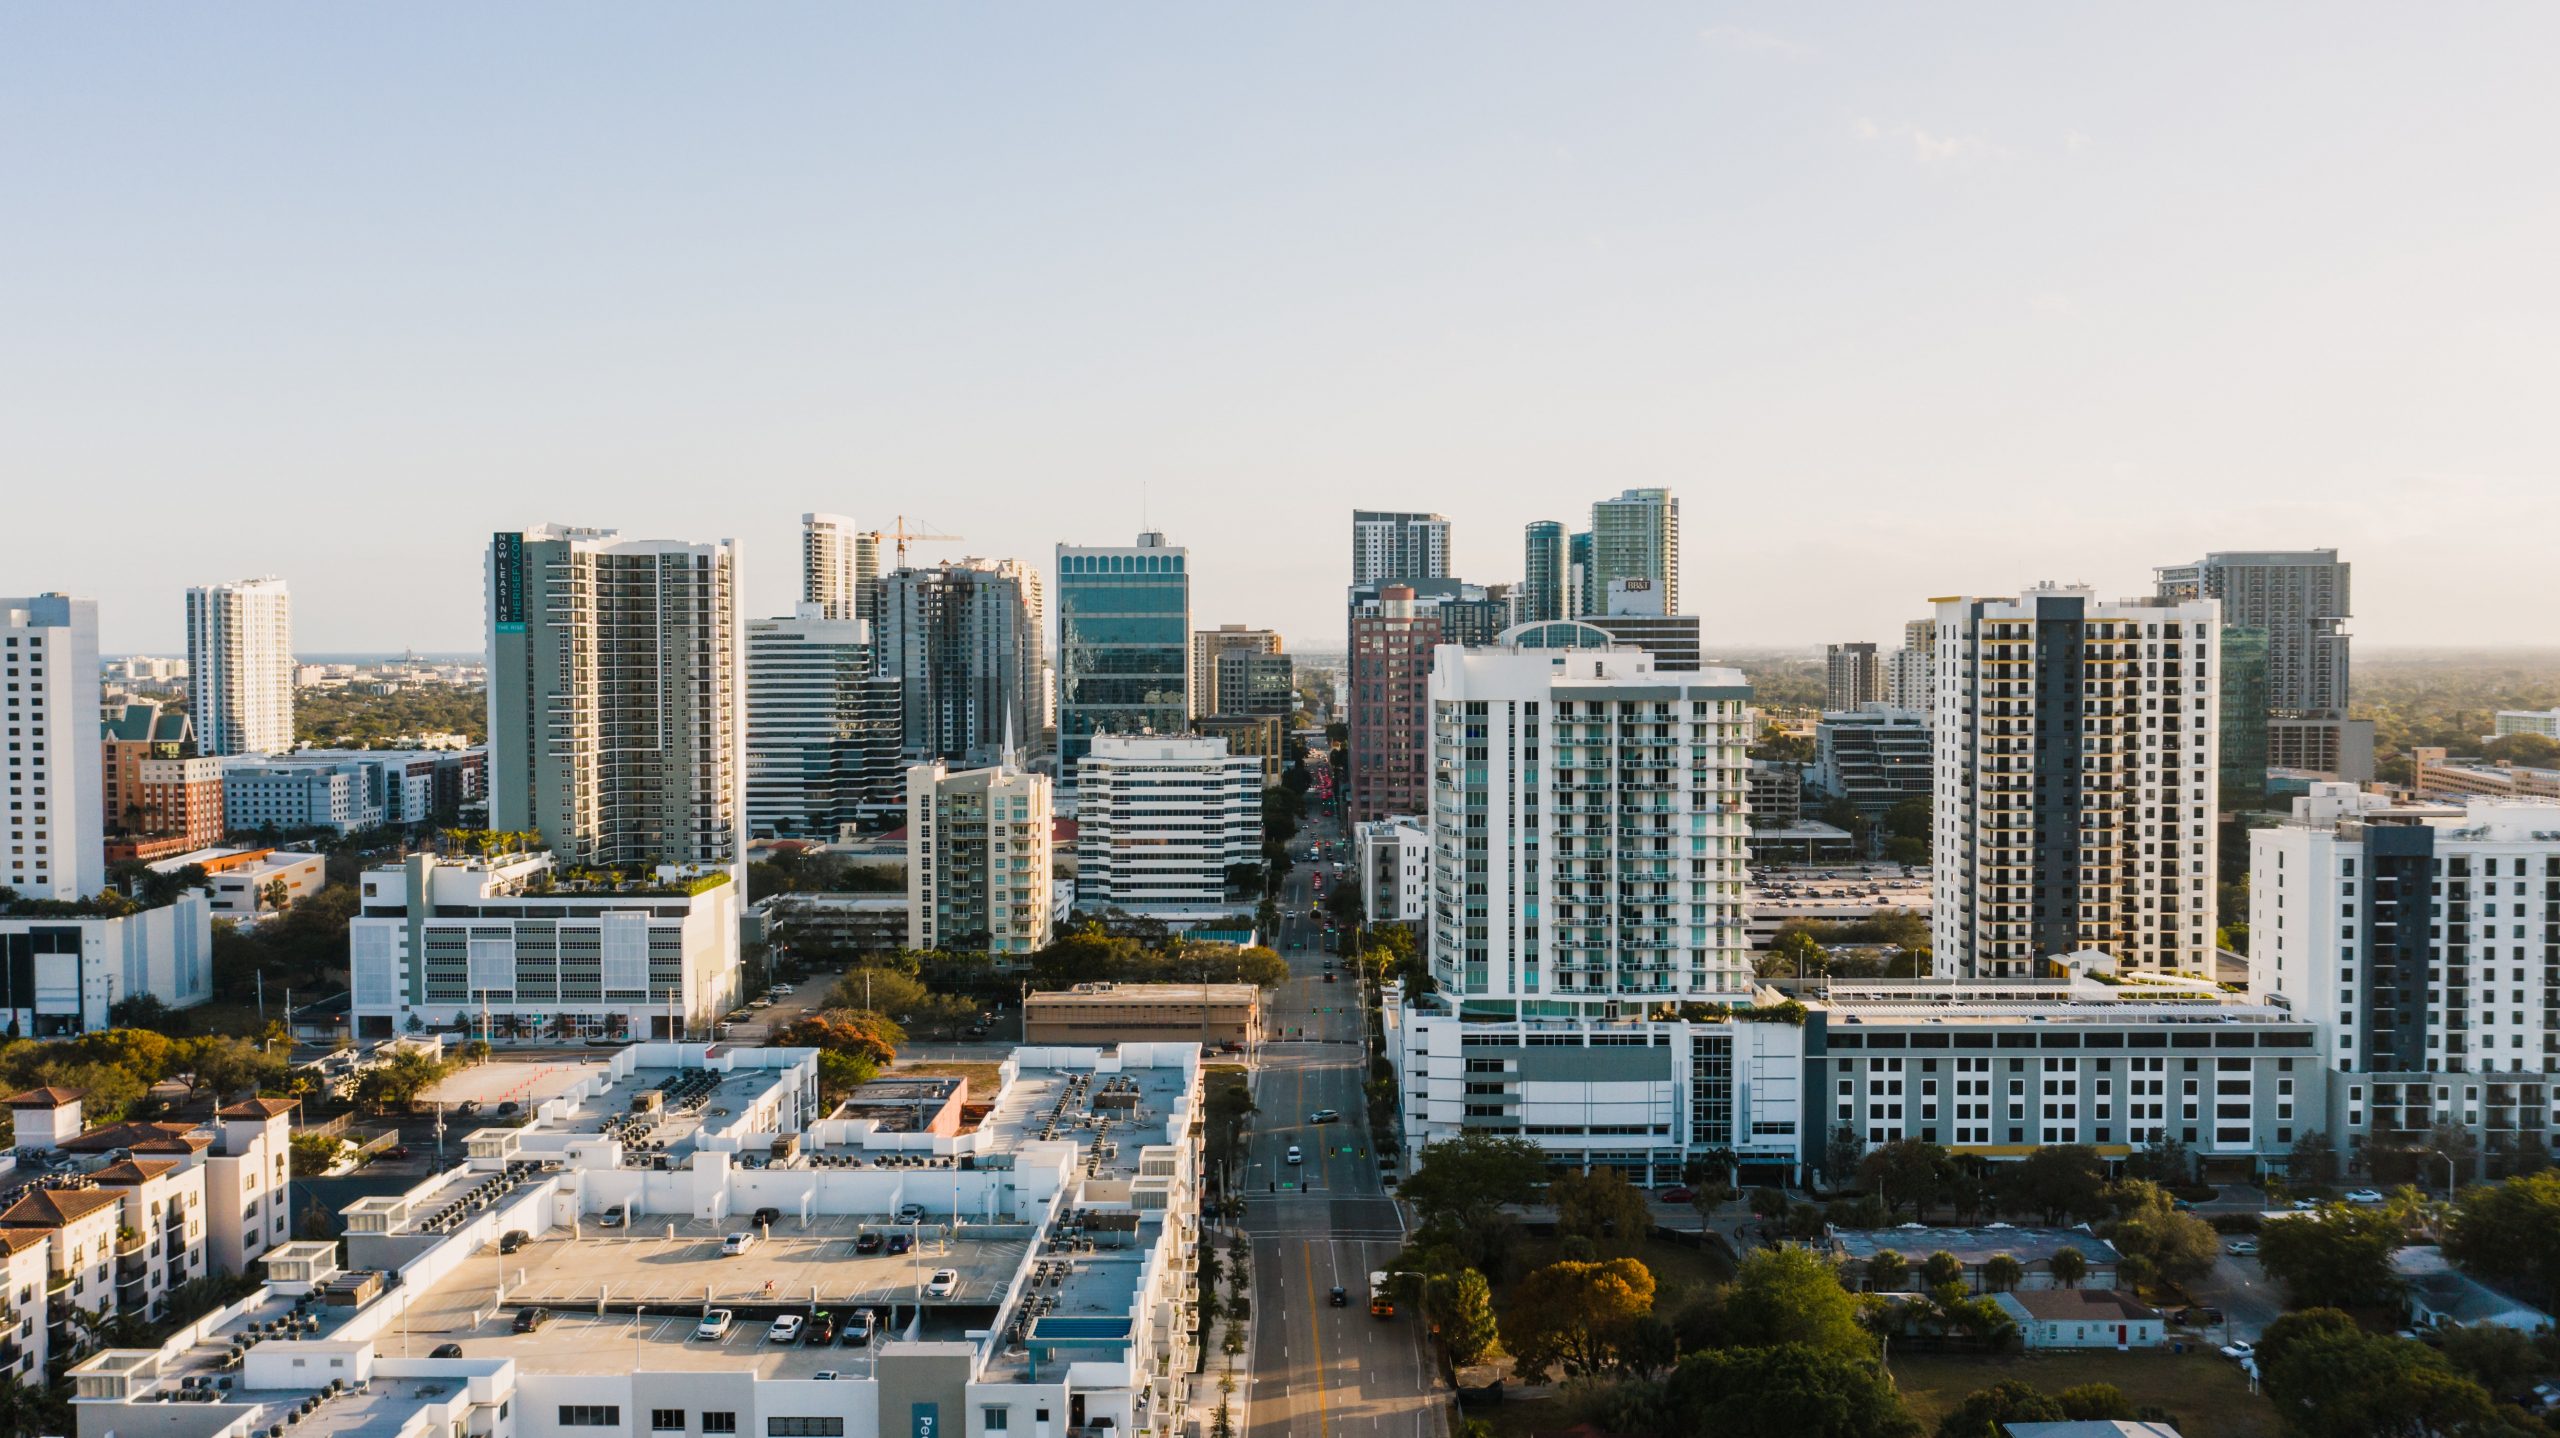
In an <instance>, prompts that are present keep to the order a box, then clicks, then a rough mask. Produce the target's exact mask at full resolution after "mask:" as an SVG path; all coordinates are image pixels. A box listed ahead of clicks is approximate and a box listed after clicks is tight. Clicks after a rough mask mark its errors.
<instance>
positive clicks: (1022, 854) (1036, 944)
mask: <svg viewBox="0 0 2560 1438" xmlns="http://www.w3.org/2000/svg"><path fill="white" fill-rule="evenodd" d="M1050 793H1051V789H1050V783H1049V776H1048V775H1046V774H1034V773H1028V772H1026V771H1024V770H1021V769H1017V768H1014V767H1013V766H1012V765H1010V764H1006V765H993V766H989V767H987V768H982V769H962V770H953V769H949V768H946V767H944V766H943V765H941V764H939V763H934V764H918V765H916V766H915V767H913V768H911V769H909V770H908V771H907V843H908V846H909V849H910V852H911V854H912V857H911V858H910V859H909V861H908V863H907V946H908V947H909V948H915V949H951V950H954V951H958V952H965V953H980V954H1004V955H1011V956H1013V957H1014V958H1016V959H1024V958H1028V957H1029V956H1030V954H1031V952H1032V951H1033V950H1035V949H1038V948H1040V947H1042V946H1043V945H1045V944H1047V943H1048V942H1049V929H1050V925H1051V922H1052V920H1053V917H1054V915H1053V914H1052V912H1051V910H1052V906H1053V898H1054V893H1053V891H1052V889H1051V888H1050V881H1049V859H1050V853H1051V849H1050V845H1051V843H1052V840H1051V837H1050Z"/></svg>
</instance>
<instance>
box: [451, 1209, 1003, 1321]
mask: <svg viewBox="0 0 2560 1438" xmlns="http://www.w3.org/2000/svg"><path fill="white" fill-rule="evenodd" d="M750 1229H751V1225H750V1223H749V1222H748V1221H747V1219H745V1218H743V1217H741V1218H739V1219H737V1220H735V1221H734V1222H732V1223H730V1224H727V1225H723V1226H718V1227H715V1226H713V1225H711V1224H707V1223H703V1222H701V1221H699V1220H694V1219H679V1218H670V1217H667V1216H664V1215H658V1214H644V1215H642V1216H641V1219H640V1224H639V1226H638V1227H637V1228H627V1229H597V1228H594V1227H588V1228H587V1229H586V1230H585V1234H584V1236H583V1237H577V1238H572V1237H569V1236H567V1235H566V1234H555V1235H552V1236H548V1237H545V1238H540V1239H535V1240H533V1241H532V1242H530V1243H527V1244H526V1245H525V1246H524V1247H522V1248H520V1249H518V1250H517V1251H516V1252H514V1253H509V1254H501V1253H499V1252H498V1251H497V1249H496V1248H495V1247H494V1246H493V1247H491V1248H489V1249H487V1250H486V1251H485V1252H484V1253H482V1254H480V1255H476V1256H474V1257H473V1258H471V1259H470V1260H468V1261H467V1262H465V1263H464V1264H463V1265H462V1266H461V1267H460V1268H459V1269H458V1270H456V1272H455V1273H454V1274H453V1276H452V1277H450V1278H448V1279H447V1280H446V1281H444V1282H443V1283H441V1284H439V1285H437V1286H436V1288H435V1289H434V1290H433V1291H432V1292H430V1293H429V1294H428V1295H427V1297H426V1298H425V1299H424V1300H423V1301H422V1302H421V1303H420V1305H419V1306H418V1307H417V1308H416V1309H414V1310H412V1312H411V1314H410V1316H409V1325H410V1327H411V1328H412V1329H414V1330H416V1331H418V1332H422V1333H423V1332H439V1333H456V1334H459V1333H466V1332H471V1331H473V1330H475V1329H476V1328H477V1327H478V1326H480V1324H481V1323H482V1322H483V1321H484V1320H486V1319H488V1318H489V1316H490V1315H492V1314H495V1313H498V1312H499V1311H500V1310H501V1309H502V1308H503V1309H508V1310H512V1309H516V1308H522V1307H528V1306H534V1305H539V1306H543V1307H548V1308H552V1309H559V1310H571V1309H579V1310H584V1311H586V1312H589V1313H592V1312H594V1311H595V1310H596V1308H597V1306H598V1305H599V1304H603V1305H607V1306H609V1307H611V1308H616V1309H619V1308H624V1307H628V1306H635V1305H636V1306H658V1307H666V1308H678V1307H681V1308H686V1309H688V1310H689V1311H691V1312H694V1313H696V1314H699V1313H700V1312H701V1311H702V1310H703V1309H704V1308H705V1307H721V1306H727V1307H732V1308H739V1307H745V1308H752V1309H754V1310H756V1311H758V1312H767V1311H770V1312H781V1311H784V1309H786V1308H788V1309H790V1310H791V1311H799V1312H805V1311H807V1309H808V1308H809V1307H810V1306H811V1305H812V1304H815V1305H817V1306H822V1307H823V1306H828V1305H845V1304H874V1305H880V1306H883V1307H885V1306H887V1305H889V1304H891V1303H899V1304H908V1305H913V1304H917V1303H922V1304H923V1305H924V1306H925V1307H927V1308H929V1309H939V1308H951V1309H966V1308H973V1307H974V1308H977V1309H980V1310H985V1309H989V1308H991V1307H992V1306H993V1305H994V1304H995V1303H996V1302H997V1300H998V1299H999V1298H1000V1297H1001V1296H1002V1294H1003V1293H1004V1290H1005V1288H1006V1286H1007V1285H1008V1284H1010V1283H1011V1282H1012V1281H1013V1275H1014V1271H1015V1270H1016V1269H1018V1268H1019V1267H1020V1266H1021V1264H1022V1260H1023V1256H1024V1255H1025V1254H1026V1253H1028V1252H1029V1251H1030V1246H1031V1234H1030V1230H1029V1229H1028V1227H1026V1226H1022V1225H1014V1224H993V1225H984V1224H963V1225H961V1226H960V1227H959V1228H957V1229H956V1230H955V1229H950V1228H947V1227H945V1226H943V1225H940V1224H933V1223H919V1224H898V1223H894V1222H892V1221H890V1220H889V1218H888V1217H887V1216H886V1215H882V1216H880V1217H877V1218H867V1219H865V1218H848V1217H837V1216H824V1217H818V1218H812V1219H809V1220H807V1221H805V1222H804V1221H802V1220H801V1219H798V1218H785V1219H783V1220H782V1221H781V1222H780V1223H778V1224H777V1225H775V1226H774V1228H773V1229H772V1230H771V1231H770V1236H768V1237H765V1238H761V1239H758V1240H757V1241H756V1242H755V1244H754V1245H753V1246H752V1247H750V1248H749V1249H748V1250H747V1251H746V1252H745V1253H742V1254H736V1255H727V1254H723V1253H722V1252H721V1251H720V1248H721V1243H722V1241H723V1239H724V1238H726V1236H727V1235H728V1234H731V1233H737V1232H743V1231H749V1230H750ZM866 1233H869V1234H879V1235H881V1236H882V1239H883V1241H882V1244H881V1246H880V1251H878V1252H873V1253H862V1252H859V1251H858V1249H857V1245H858V1244H859V1243H860V1241H861V1239H862V1236H863V1235H864V1234H866ZM892 1235H904V1236H907V1237H908V1238H909V1240H910V1242H911V1243H912V1244H913V1247H912V1249H911V1250H910V1251H909V1252H908V1253H906V1254H903V1255H898V1256H894V1257H893V1256H891V1255H890V1254H889V1253H888V1252H887V1248H888V1242H887V1240H888V1238H889V1236H892ZM943 1268H949V1269H954V1270H956V1271H957V1272H958V1273H959V1281H958V1283H957V1284H956V1285H954V1287H953V1290H952V1292H951V1294H950V1296H948V1297H944V1298H927V1297H925V1296H924V1290H925V1285H926V1283H927V1281H928V1280H930V1279H931V1278H932V1276H933V1274H934V1271H935V1270H937V1269H943ZM502 1284H503V1291H504V1299H503V1302H502V1301H501V1299H500V1296H499V1295H500V1291H501V1285H502ZM502 1316H503V1315H502ZM981 1318H982V1320H983V1318H984V1314H983V1313H982V1314H981ZM502 1326H503V1325H502ZM981 1326H983V1322H982V1325H981Z"/></svg>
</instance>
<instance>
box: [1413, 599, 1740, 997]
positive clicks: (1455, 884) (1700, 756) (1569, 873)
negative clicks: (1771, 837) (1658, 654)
mask: <svg viewBox="0 0 2560 1438" xmlns="http://www.w3.org/2000/svg"><path fill="white" fill-rule="evenodd" d="M1749 698H1750V687H1749V686H1748V685H1747V684H1745V683H1744V682H1743V680H1742V676H1741V675H1740V674H1739V673H1737V672H1736V671H1733V670H1730V669H1710V670H1705V671H1701V672H1699V673H1696V674H1670V673H1664V672H1661V671H1658V670H1656V669H1655V668H1654V666H1653V661H1652V659H1651V658H1650V657H1649V656H1647V655H1644V654H1642V653H1640V652H1637V651H1633V650H1626V649H1601V650H1578V649H1577V650H1556V649H1517V648H1512V649H1500V650H1462V649H1458V648H1455V647H1443V648H1442V649H1441V650H1440V651H1439V653H1438V655H1437V656H1436V658H1435V662H1434V665H1433V668H1432V672H1431V678H1430V705H1431V707H1430V723H1431V727H1430V741H1429V743H1430V748H1429V763H1430V770H1429V772H1430V776H1431V787H1430V807H1429V810H1428V812H1429V815H1430V827H1431V841H1432V855H1431V884H1432V894H1431V921H1430V927H1431V950H1430V956H1431V967H1432V972H1433V977H1434V979H1435V980H1436V982H1437V983H1438V984H1439V986H1440V988H1441V989H1442V990H1444V991H1446V992H1447V993H1449V994H1450V995H1452V996H1454V997H1455V998H1456V1000H1457V1001H1458V1002H1459V1003H1460V1005H1461V1009H1460V1012H1461V1013H1464V1014H1474V1013H1483V1014H1487V1015H1497V1014H1509V1013H1529V1014H1537V1015H1546V1016H1559V1017H1570V1016H1586V1015H1587V1016H1593V1017H1598V1016H1604V1015H1615V1014H1616V1013H1618V1012H1619V1011H1620V1009H1621V1008H1622V1007H1623V1006H1625V1005H1629V1004H1639V1005H1640V1004H1644V1003H1652V1002H1665V1001H1676V1000H1679V999H1686V998H1693V997H1698V996H1705V995H1730V994H1734V993H1737V992H1742V991H1744V990H1745V989H1746V987H1747V980H1748V977H1749V971H1750V965H1749V954H1748V952H1747V950H1746V948H1745V945H1744V939H1743V916H1742V886H1743V880H1744V877H1745V863H1746V855H1745V846H1744V827H1745V826H1744V817H1743V816H1744V813H1745V797H1744V795H1745V788H1746V779H1745V776H1746V775H1747V774H1748V773H1749V769H1750V761H1749V760H1748V759H1746V758H1745V757H1744V753H1743V750H1744V746H1745V744H1746V742H1747V740H1748V737H1749V736H1748V731H1749V725H1750V721H1749V718H1748V716H1747V715H1746V713H1745V705H1746V703H1747V701H1748V700H1749Z"/></svg>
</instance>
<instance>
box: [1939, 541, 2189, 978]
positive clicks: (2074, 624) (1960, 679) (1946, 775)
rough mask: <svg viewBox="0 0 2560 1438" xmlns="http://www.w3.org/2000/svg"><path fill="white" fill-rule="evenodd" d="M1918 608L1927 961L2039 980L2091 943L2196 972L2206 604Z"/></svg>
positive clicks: (2163, 969) (2082, 600)
mask: <svg viewBox="0 0 2560 1438" xmlns="http://www.w3.org/2000/svg"><path fill="white" fill-rule="evenodd" d="M1936 604H1937V628H1936V642H1937V666H1936V667H1937V683H1936V685H1935V690H1934V694H1935V701H1936V704H1937V720H1936V725H1935V728H1936V732H1937V745H1936V749H1937V754H1936V760H1935V763H1936V777H1935V781H1934V783H1933V785H1932V797H1933V799H1934V808H1935V815H1936V823H1937V830H1938V832H1937V843H1936V849H1935V860H1934V864H1933V876H1934V882H1933V885H1932V888H1933V893H1932V901H1933V905H1934V912H1933V913H1932V915H1931V919H1930V929H1931V937H1932V943H1933V945H1934V948H1935V950H1936V957H1937V969H1938V972H1939V973H1940V974H1941V975H1947V976H1961V977H1970V978H2021V977H2039V976H2041V975H2040V965H2039V962H2038V961H2040V960H2045V959H2058V958H2061V957H2062V956H2064V955H2066V954H2070V953H2073V952H2077V951H2079V950H2083V949H2097V950H2101V951H2103V952H2105V953H2107V954H2109V955H2111V956H2113V957H2114V959H2115V960H2116V962H2117V964H2118V965H2119V966H2120V967H2122V968H2123V969H2125V970H2127V971H2140V972H2159V973H2187V974H2211V973H2212V972H2213V962H2214V942H2213V926H2214V913H2213V906H2214V882H2215V878H2216V874H2215V871H2214V854H2215V832H2214V803H2215V792H2214V790H2215V778H2216V766H2217V764H2218V763H2219V762H2220V759H2219V737H2220V730H2219V719H2218V715H2219V712H2220V710H2219V704H2218V695H2219V693H2220V689H2221V672H2220V671H2221V656H2220V647H2219V645H2218V643H2217V638H2218V635H2219V631H2220V627H2221V626H2220V620H2219V617H2218V614H2217V610H2216V606H2215V603H2214V601H2212V600H2210V599H2195V600H2186V601H2171V600H2161V599H2128V600H2124V601H2122V602H2120V603H2103V602H2101V601H2100V600H2098V599H2097V598H2096V596H2095V595H2094V594H2093V593H2092V592H2091V591H2089V590H2087V589H2072V588H2058V587H2054V586H2051V585H2046V586H2041V587H2038V588H2035V589H2031V590H2029V591H2027V592H2026V593H2024V594H2021V595H2018V596H2017V597H2015V598H1998V599H1978V598H1973V597H1969V596H1968V597H1962V598H1951V599H1941V600H1938V601H1936Z"/></svg>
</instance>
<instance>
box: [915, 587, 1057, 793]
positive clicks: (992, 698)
mask: <svg viewBox="0 0 2560 1438" xmlns="http://www.w3.org/2000/svg"><path fill="white" fill-rule="evenodd" d="M1039 580H1040V577H1039V575H1038V574H1037V573H1035V572H1034V571H1033V570H1032V569H1031V567H1030V566H1029V565H1027V564H1024V563H1022V562H1021V561H1019V560H1013V559H1005V560H995V561H989V560H985V559H962V560H958V561H955V562H952V563H948V564H940V565H935V566H933V567H931V568H927V569H901V570H898V571H896V572H894V573H892V574H890V575H889V576H888V577H887V578H885V579H883V580H881V581H880V583H879V584H878V585H877V586H876V589H875V593H876V594H877V597H878V601H879V621H878V624H877V625H876V627H875V628H874V630H873V632H874V634H875V635H876V636H877V638H878V643H879V650H880V655H879V663H880V672H881V673H883V674H885V675H887V676H889V677H891V678H893V679H896V680H897V681H898V684H899V686H900V688H899V696H898V701H899V705H900V709H901V712H902V713H903V715H904V718H903V720H902V722H901V724H900V729H901V732H902V734H903V736H904V737H903V743H904V746H905V750H906V755H907V757H908V758H909V759H910V760H915V761H919V762H920V761H923V760H928V759H944V760H949V761H951V762H953V763H961V764H993V763H998V762H1001V761H1003V760H1004V759H1005V757H1006V756H1007V755H1008V754H1024V753H1029V752H1030V751H1031V750H1033V749H1035V748H1037V747H1039V743H1040V731H1041V729H1042V728H1043V727H1044V723H1043V721H1044V719H1045V717H1046V716H1045V713H1044V710H1045V707H1046V702H1047V699H1046V695H1045V693H1044V692H1043V689H1044V684H1043V680H1042V653H1041V649H1042V642H1041V634H1040V583H1039Z"/></svg>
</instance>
